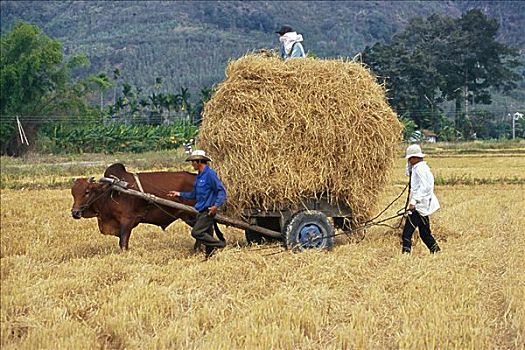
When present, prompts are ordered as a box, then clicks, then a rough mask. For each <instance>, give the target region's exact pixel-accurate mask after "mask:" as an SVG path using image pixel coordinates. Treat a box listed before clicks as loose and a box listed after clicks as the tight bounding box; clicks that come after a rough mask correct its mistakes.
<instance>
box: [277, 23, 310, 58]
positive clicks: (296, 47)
mask: <svg viewBox="0 0 525 350" xmlns="http://www.w3.org/2000/svg"><path fill="white" fill-rule="evenodd" d="M276 33H278V34H279V41H280V42H281V46H280V47H279V56H281V58H282V59H285V60H286V59H288V58H299V57H305V56H306V55H305V53H304V48H303V44H302V43H301V42H302V41H303V36H302V35H301V34H297V32H295V31H294V30H293V29H292V27H290V26H282V27H281V29H279V30H278V31H276Z"/></svg>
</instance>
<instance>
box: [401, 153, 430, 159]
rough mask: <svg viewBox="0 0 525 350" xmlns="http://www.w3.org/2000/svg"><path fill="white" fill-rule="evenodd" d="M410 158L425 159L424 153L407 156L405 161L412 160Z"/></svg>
mask: <svg viewBox="0 0 525 350" xmlns="http://www.w3.org/2000/svg"><path fill="white" fill-rule="evenodd" d="M412 157H418V158H425V154H424V153H414V154H409V155H407V156H405V159H408V158H412Z"/></svg>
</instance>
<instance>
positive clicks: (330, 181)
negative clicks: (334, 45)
mask: <svg viewBox="0 0 525 350" xmlns="http://www.w3.org/2000/svg"><path fill="white" fill-rule="evenodd" d="M401 131H402V126H401V124H400V123H399V122H398V120H397V117H396V114H395V113H394V112H393V111H392V109H391V108H390V106H389V105H388V103H387V101H386V98H385V90H384V88H383V86H381V85H378V84H377V82H376V79H375V77H374V76H373V75H372V74H371V73H370V72H369V71H368V70H367V69H366V68H364V67H363V66H362V65H361V64H359V63H355V62H345V61H342V60H320V59H313V58H303V59H291V60H287V61H282V60H280V59H278V58H275V57H263V56H260V55H247V56H244V57H242V58H240V59H238V60H236V61H233V62H231V63H230V64H229V65H228V68H227V70H226V80H225V81H224V82H222V83H221V84H220V85H219V87H218V89H217V91H216V93H215V94H214V96H213V98H212V99H211V100H210V101H209V102H208V103H207V104H206V106H205V109H204V117H203V123H202V127H201V131H200V141H199V147H200V148H202V149H205V150H206V151H207V152H208V153H209V154H210V155H211V156H212V158H213V161H214V162H213V167H214V169H215V170H216V171H217V173H218V174H219V176H220V177H221V179H222V181H223V182H224V184H225V186H226V189H227V191H228V204H227V211H228V214H230V215H236V216H240V215H241V214H242V212H243V209H245V208H254V207H255V208H261V209H265V210H272V209H275V208H278V207H282V206H283V205H286V204H287V203H300V201H301V200H302V199H305V198H312V197H315V198H319V197H321V196H322V197H324V198H326V199H328V200H329V201H330V202H331V203H336V202H338V201H340V202H343V203H345V204H346V205H347V206H349V207H350V208H351V209H352V210H353V221H354V223H356V222H362V221H363V220H366V219H367V218H368V217H369V215H370V213H371V210H372V209H374V205H375V203H376V200H377V196H378V194H379V191H380V190H381V189H382V188H383V186H384V185H385V182H386V181H387V175H388V172H389V169H390V167H391V165H392V162H393V158H394V154H395V149H396V145H397V144H398V143H399V142H400V137H401Z"/></svg>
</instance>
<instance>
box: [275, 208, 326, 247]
mask: <svg viewBox="0 0 525 350" xmlns="http://www.w3.org/2000/svg"><path fill="white" fill-rule="evenodd" d="M334 233H335V230H334V227H333V225H332V223H331V222H330V220H329V219H328V217H327V216H326V215H325V214H323V213H322V212H320V211H316V210H306V211H301V212H298V213H296V214H295V215H294V216H292V218H291V219H290V221H288V223H287V224H286V226H285V227H284V237H285V243H286V248H288V249H292V250H294V251H303V250H305V249H311V248H316V249H327V250H330V249H331V248H332V246H333V245H334Z"/></svg>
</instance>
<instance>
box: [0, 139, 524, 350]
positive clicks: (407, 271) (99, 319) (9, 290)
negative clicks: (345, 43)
mask: <svg viewBox="0 0 525 350" xmlns="http://www.w3.org/2000/svg"><path fill="white" fill-rule="evenodd" d="M518 146H519V147H520V149H522V148H523V144H519V145H518ZM398 153H399V154H398V155H397V156H396V157H397V158H396V160H395V162H394V169H393V172H392V173H391V174H390V175H389V177H388V181H387V185H386V190H385V191H383V192H381V193H380V195H379V203H378V205H377V207H376V208H374V209H373V210H372V211H373V212H374V213H375V212H378V211H379V210H380V209H381V208H382V207H384V206H385V205H386V204H388V203H389V202H390V201H391V200H392V199H393V198H394V197H395V196H396V195H397V194H398V193H399V192H400V191H401V189H402V188H403V186H404V183H405V181H406V179H405V178H404V177H403V175H402V174H403V171H404V161H403V159H401V151H400V152H398ZM429 153H430V156H429V158H428V163H429V165H430V166H431V168H432V170H433V172H434V174H435V176H436V183H437V186H436V194H437V196H438V198H439V199H440V202H441V205H442V209H441V210H439V211H438V212H437V213H436V214H435V215H434V216H432V219H431V220H432V221H431V222H432V227H433V231H434V234H435V236H436V238H437V240H438V242H439V243H440V245H441V247H442V249H443V251H442V252H441V253H439V254H436V255H430V254H429V253H428V251H427V249H426V247H425V246H424V245H423V244H422V242H421V241H420V240H419V239H417V240H416V243H415V245H414V247H413V253H412V254H411V255H401V253H400V251H401V248H400V239H399V234H400V229H399V230H393V229H390V228H385V227H378V228H374V229H371V230H369V231H367V232H366V234H364V235H357V236H354V237H351V238H347V237H346V236H344V235H341V236H339V237H338V239H337V241H336V245H335V247H334V248H333V250H332V251H330V252H318V251H306V252H304V253H291V252H288V251H283V250H282V248H281V247H279V246H277V245H269V246H268V245H266V246H246V244H245V241H244V236H243V233H242V232H241V231H239V230H237V229H232V228H225V229H224V232H225V235H226V238H227V240H228V246H227V248H225V249H224V250H223V251H221V252H219V253H218V254H216V255H214V256H213V257H212V258H211V259H209V260H208V261H204V259H203V255H201V254H197V255H194V254H192V252H191V249H192V246H193V239H192V238H191V237H190V232H189V228H188V227H187V226H185V225H184V224H183V223H175V224H173V225H171V226H170V227H169V228H168V229H167V230H166V232H163V231H162V230H160V229H159V228H157V227H154V226H150V225H141V226H139V227H138V228H137V229H135V230H134V231H133V234H132V237H131V241H130V250H129V251H127V252H121V251H120V250H119V249H118V243H117V241H118V240H117V238H115V237H108V236H104V235H102V234H100V233H99V232H98V228H97V224H96V220H94V219H89V220H88V219H82V220H73V219H72V218H71V216H70V208H71V204H72V198H71V196H70V193H69V190H68V189H67V186H66V185H65V183H64V182H61V181H62V180H60V181H58V182H55V183H52V182H51V179H53V178H56V179H62V178H64V179H67V178H70V177H73V176H81V175H87V174H86V172H89V173H90V175H94V176H101V175H102V172H103V167H101V168H87V169H88V170H86V169H83V168H81V167H75V168H67V169H64V168H63V167H59V166H57V167H48V166H47V165H39V164H38V160H32V164H33V166H34V168H33V169H35V170H34V172H33V173H32V172H31V170H28V169H26V168H23V170H21V169H22V168H21V167H17V164H15V163H13V162H12V161H8V160H7V159H2V192H1V247H0V248H1V251H0V254H1V255H0V262H1V305H0V306H1V309H0V314H1V318H0V319H1V342H0V346H1V347H2V349H168V348H169V349H524V348H525V235H524V232H525V231H524V228H525V215H524V212H525V171H524V170H525V156H524V155H523V153H522V152H521V151H517V152H515V153H512V151H511V150H508V149H507V150H506V152H505V154H501V155H496V156H494V155H491V154H487V153H481V152H480V153H479V154H478V155H476V153H475V152H469V153H468V154H465V155H463V154H460V153H458V152H456V151H450V152H447V151H446V150H445V151H440V152H436V153H435V154H433V153H432V152H429ZM172 156H173V157H172V158H171V159H178V158H177V156H176V155H172ZM120 157H121V159H120V160H121V161H123V162H124V163H126V159H127V158H125V156H122V155H121V156H120ZM113 160H114V159H111V160H106V159H103V162H110V161H113ZM52 161H53V160H49V159H47V160H46V162H47V163H49V162H52ZM133 164H135V166H130V170H138V169H139V168H141V169H143V168H148V165H147V164H146V165H144V164H142V163H141V164H139V163H133ZM186 167H187V164H184V163H182V162H173V163H171V164H169V165H166V164H165V163H162V164H157V165H155V164H154V163H152V165H150V166H149V170H157V169H166V168H168V169H170V170H178V169H187V168H186ZM42 169H46V170H45V172H44V171H43V170H42ZM50 169H56V173H54V172H53V171H54V170H50ZM40 171H42V174H44V175H45V176H47V177H41V176H39V174H40V173H39V172H40ZM64 173H65V174H64ZM32 179H34V181H37V183H38V186H31V183H32V182H31V181H32ZM64 181H65V180H64ZM55 187H58V188H55ZM21 188H24V189H21ZM403 200H404V199H401V200H400V201H403ZM399 206H402V204H401V203H400V204H399V205H395V206H394V207H395V208H393V209H392V211H389V212H387V213H385V215H389V214H391V212H394V211H395V210H397V209H398V207H399Z"/></svg>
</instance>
